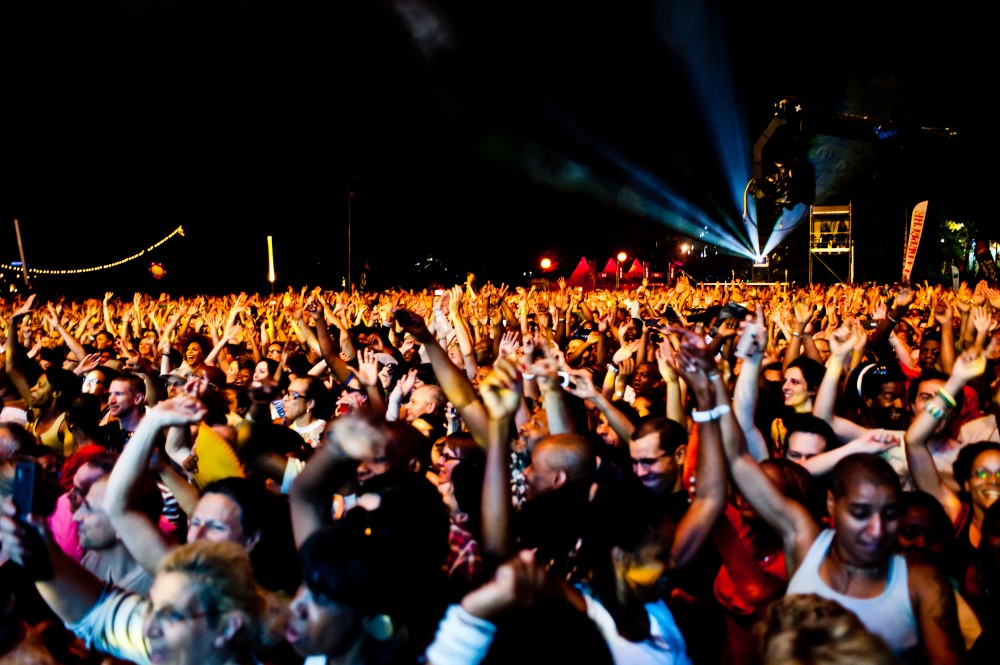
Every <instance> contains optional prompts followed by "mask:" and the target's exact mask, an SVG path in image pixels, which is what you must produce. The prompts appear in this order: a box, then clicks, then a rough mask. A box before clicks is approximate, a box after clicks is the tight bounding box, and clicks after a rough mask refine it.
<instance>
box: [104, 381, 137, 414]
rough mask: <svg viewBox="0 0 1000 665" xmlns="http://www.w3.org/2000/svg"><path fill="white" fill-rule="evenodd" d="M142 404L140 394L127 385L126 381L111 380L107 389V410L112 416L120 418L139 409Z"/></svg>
mask: <svg viewBox="0 0 1000 665" xmlns="http://www.w3.org/2000/svg"><path fill="white" fill-rule="evenodd" d="M140 404H142V396H141V395H138V394H137V393H135V392H132V389H131V388H130V386H129V383H128V381H120V380H118V379H115V380H114V381H112V382H111V389H110V390H109V391H108V411H109V412H110V413H111V415H112V416H114V417H115V418H118V419H119V420H121V419H122V418H126V417H128V416H130V415H132V414H133V413H135V412H136V411H138V409H139V405H140Z"/></svg>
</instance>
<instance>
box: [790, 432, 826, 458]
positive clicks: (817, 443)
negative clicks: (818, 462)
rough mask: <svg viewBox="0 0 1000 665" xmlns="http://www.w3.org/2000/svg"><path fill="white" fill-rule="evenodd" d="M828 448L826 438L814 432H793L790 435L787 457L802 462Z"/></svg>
mask: <svg viewBox="0 0 1000 665" xmlns="http://www.w3.org/2000/svg"><path fill="white" fill-rule="evenodd" d="M825 450H826V439H824V438H823V437H822V436H820V435H819V434H813V433H812V432H792V433H791V434H789V435H788V450H787V451H786V452H785V457H787V458H788V459H789V460H791V461H793V462H795V463H797V464H802V463H803V462H805V461H806V460H807V459H810V458H813V457H816V455H819V454H820V453H822V452H824V451H825Z"/></svg>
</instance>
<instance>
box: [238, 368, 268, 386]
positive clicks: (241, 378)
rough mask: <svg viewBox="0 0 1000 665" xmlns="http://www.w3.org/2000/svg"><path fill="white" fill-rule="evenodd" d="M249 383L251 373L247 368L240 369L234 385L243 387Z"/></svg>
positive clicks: (251, 376) (251, 379) (251, 378)
mask: <svg viewBox="0 0 1000 665" xmlns="http://www.w3.org/2000/svg"><path fill="white" fill-rule="evenodd" d="M266 366H267V365H265V367H266ZM251 381H253V371H252V370H251V369H250V368H249V367H241V368H240V371H239V372H237V374H236V381H235V383H236V385H238V386H245V385H247V384H249V383H250V382H251Z"/></svg>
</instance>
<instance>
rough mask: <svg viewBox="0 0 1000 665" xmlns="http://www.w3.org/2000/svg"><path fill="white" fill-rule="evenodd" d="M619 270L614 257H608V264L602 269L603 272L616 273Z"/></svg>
mask: <svg viewBox="0 0 1000 665" xmlns="http://www.w3.org/2000/svg"><path fill="white" fill-rule="evenodd" d="M616 272H618V264H617V263H615V260H614V259H613V258H611V259H608V262H607V264H606V265H605V266H604V270H602V271H601V273H602V274H607V275H614V274H615V273H616Z"/></svg>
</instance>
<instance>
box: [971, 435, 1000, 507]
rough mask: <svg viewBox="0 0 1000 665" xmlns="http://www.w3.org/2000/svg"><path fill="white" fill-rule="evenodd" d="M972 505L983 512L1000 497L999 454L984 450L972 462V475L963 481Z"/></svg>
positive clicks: (994, 451)
mask: <svg viewBox="0 0 1000 665" xmlns="http://www.w3.org/2000/svg"><path fill="white" fill-rule="evenodd" d="M965 491H966V492H968V493H969V496H970V497H972V505H973V506H975V507H976V508H979V509H981V510H983V511H984V512H985V511H986V510H987V509H988V508H989V507H990V506H992V505H993V504H994V503H996V500H997V498H998V497H1000V452H997V451H996V450H984V451H983V452H981V453H979V454H978V455H976V458H975V459H974V460H972V473H971V474H970V476H969V480H967V481H965Z"/></svg>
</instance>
